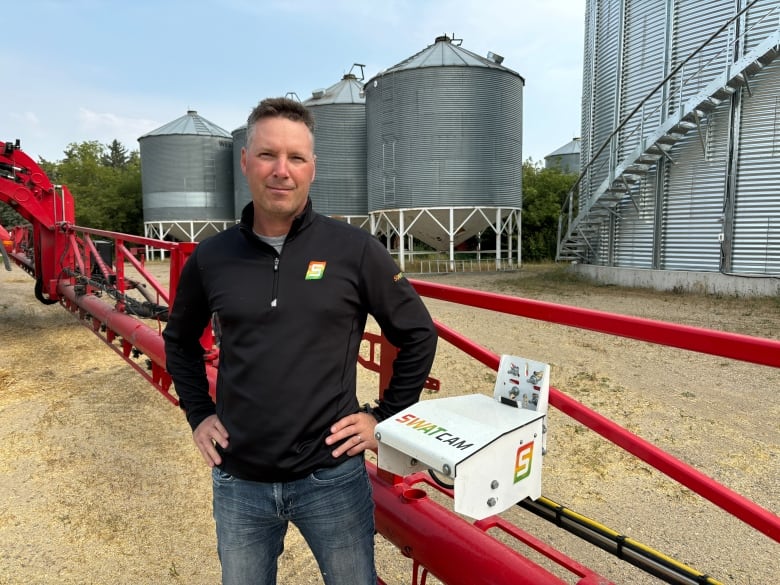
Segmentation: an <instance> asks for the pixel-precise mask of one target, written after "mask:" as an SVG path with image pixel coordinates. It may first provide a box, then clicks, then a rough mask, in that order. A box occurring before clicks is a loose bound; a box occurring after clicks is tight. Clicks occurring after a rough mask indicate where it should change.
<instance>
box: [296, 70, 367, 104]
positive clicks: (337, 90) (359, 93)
mask: <svg viewBox="0 0 780 585" xmlns="http://www.w3.org/2000/svg"><path fill="white" fill-rule="evenodd" d="M303 103H304V105H306V106H321V105H325V104H364V103H366V96H365V94H364V93H363V85H362V84H361V83H360V82H359V81H358V79H357V77H355V75H353V74H352V73H347V74H346V75H345V76H344V77H342V78H341V81H339V82H338V83H335V84H333V85H331V86H330V87H329V88H328V89H325V90H315V91H314V92H312V97H310V98H309V99H307V100H306V101H305V102H303Z"/></svg>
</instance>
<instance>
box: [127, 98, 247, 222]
mask: <svg viewBox="0 0 780 585" xmlns="http://www.w3.org/2000/svg"><path fill="white" fill-rule="evenodd" d="M138 142H139V144H140V155H141V182H142V189H143V208H144V222H145V223H150V222H193V221H194V222H211V221H225V220H232V218H233V166H232V158H231V155H232V152H233V138H232V136H231V135H230V134H229V133H228V132H227V131H225V130H223V129H222V128H220V127H219V126H217V125H216V124H213V123H211V122H209V121H208V120H206V119H205V118H203V117H201V116H199V115H198V113H197V112H196V111H194V110H190V111H188V112H187V114H186V115H185V116H182V117H181V118H178V119H176V120H174V121H172V122H169V123H168V124H166V125H164V126H162V127H160V128H158V129H157V130H153V131H151V132H149V133H148V134H145V135H143V136H141V137H140V138H139V139H138Z"/></svg>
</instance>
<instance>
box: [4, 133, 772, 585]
mask: <svg viewBox="0 0 780 585" xmlns="http://www.w3.org/2000/svg"><path fill="white" fill-rule="evenodd" d="M0 201H2V202H5V203H8V204H10V205H12V206H13V207H14V208H15V209H16V210H17V211H19V213H20V214H21V215H22V216H23V217H24V218H25V219H27V220H28V221H29V222H30V223H31V224H32V227H31V228H30V229H27V228H24V227H17V228H14V229H13V230H12V232H11V233H10V234H7V233H2V234H1V235H2V238H3V239H4V240H5V239H6V236H7V235H10V238H11V241H12V243H11V245H10V246H9V245H7V244H4V245H6V247H8V248H10V251H9V254H8V255H9V257H10V258H11V259H12V260H13V261H14V262H15V263H16V264H18V265H19V266H20V267H22V268H23V269H24V270H26V271H27V272H28V273H30V274H31V275H32V276H33V277H34V278H35V280H36V295H37V296H38V297H39V299H40V300H42V301H44V302H59V303H60V304H62V306H63V307H65V308H66V309H67V310H68V311H69V312H71V313H72V314H73V315H74V316H75V317H76V318H77V319H78V320H79V321H80V322H81V323H82V324H84V325H85V326H87V327H88V328H89V329H90V330H91V331H93V333H95V334H96V335H97V336H98V337H99V338H100V339H101V340H102V341H104V342H105V343H106V344H107V345H108V346H109V347H111V348H112V349H113V350H114V351H116V352H117V353H118V354H119V355H120V356H121V357H122V358H123V359H125V360H126V361H127V362H128V363H129V364H130V365H131V366H132V367H133V368H134V369H135V370H136V371H137V372H139V373H140V374H141V375H142V376H144V378H146V379H147V380H148V381H149V382H150V383H151V384H152V385H153V386H154V387H155V388H156V389H157V390H158V391H159V392H160V393H161V394H163V396H165V398H166V399H167V400H169V401H170V402H172V403H174V404H176V403H177V399H176V397H175V395H174V394H173V393H172V392H171V379H170V376H169V375H168V373H167V372H166V370H165V354H164V347H163V341H162V337H161V331H162V322H161V321H152V322H151V323H152V326H150V325H148V324H147V323H146V322H144V321H142V320H140V319H138V318H136V317H134V316H132V315H129V314H127V313H126V312H125V311H124V308H125V306H124V305H125V300H126V297H125V295H127V294H129V293H130V292H131V290H132V288H133V287H132V286H131V285H130V283H129V280H128V279H127V278H126V273H125V269H126V264H125V263H128V264H130V266H132V267H133V268H134V269H135V270H136V272H138V274H139V275H140V276H141V278H142V279H144V280H145V283H146V284H147V285H148V287H149V289H151V290H152V291H154V295H155V298H157V299H158V300H159V301H160V304H161V305H168V306H170V304H171V303H173V302H174V293H175V290H176V285H177V283H178V277H179V273H180V271H181V268H182V266H183V264H184V262H185V260H186V258H187V257H188V256H189V254H190V253H191V252H192V250H193V249H194V246H195V244H189V243H175V242H164V241H159V240H150V239H148V238H142V237H139V236H132V235H128V234H117V233H113V232H107V231H103V230H95V229H90V228H84V227H79V226H76V225H74V213H73V200H72V197H71V196H70V193H69V192H68V190H67V189H66V188H65V187H59V188H58V187H55V186H54V185H52V184H51V183H50V182H49V180H48V178H46V176H45V174H44V173H43V171H42V170H41V169H40V168H39V167H38V165H36V164H35V163H34V162H33V161H32V160H31V159H29V157H27V156H26V155H25V154H24V153H23V152H21V151H20V150H19V149H18V148H14V147H10V148H7V147H6V144H4V143H2V142H0ZM4 231H5V230H4ZM95 237H99V238H102V239H110V240H112V241H113V242H114V250H115V256H114V262H113V265H108V264H107V263H106V262H104V261H102V260H101V258H100V254H98V253H97V249H96V246H95V243H94V238H95ZM132 245H134V246H137V247H147V246H149V247H153V248H156V249H163V250H166V251H167V253H168V254H169V255H170V265H169V270H170V273H169V282H170V289H169V291H170V292H167V291H166V290H165V288H164V287H163V286H162V285H161V284H160V283H159V282H157V281H156V280H155V279H154V278H153V277H152V275H151V274H150V273H149V271H147V270H146V267H145V265H144V260H143V256H142V255H139V254H137V249H136V248H134V247H133V246H132ZM93 259H94V260H93ZM93 261H94V263H96V264H97V269H98V270H99V272H100V273H101V274H102V276H103V277H104V278H105V279H107V280H111V282H112V283H113V284H112V286H113V287H114V288H113V289H112V292H113V293H116V294H115V295H114V298H113V302H109V301H107V299H106V298H105V296H101V290H100V289H99V288H98V287H97V286H96V285H95V284H94V282H93V281H91V280H90V279H89V278H88V276H89V275H90V274H91V273H92V269H93V266H92V264H93ZM413 284H414V286H415V287H416V289H417V290H418V292H419V293H420V294H421V295H422V296H424V297H429V298H435V299H440V300H445V301H449V302H453V303H456V304H461V305H466V306H472V307H479V308H483V309H488V310H492V311H498V312H501V313H505V314H508V315H515V316H519V317H526V318H532V319H539V320H543V321H548V322H551V323H557V324H560V325H566V326H571V327H579V328H584V329H589V330H592V331H598V332H601V333H604V334H608V335H618V336H623V337H630V338H633V339H638V340H642V341H646V342H652V343H658V344H663V345H669V346H672V347H677V348H681V349H686V350H691V351H698V352H702V353H708V354H712V355H718V356H722V357H726V358H730V359H735V360H742V361H747V362H752V363H757V364H763V365H766V366H770V367H780V342H779V341H776V340H770V339H762V338H754V337H749V336H745V335H738V334H734V333H724V332H720V331H711V330H707V329H701V328H695V327H687V326H683V325H677V324H673V323H666V322H660V321H652V320H648V319H639V318H635V317H627V316H621V315H616V314H611V313H604V312H599V311H592V310H588V309H579V308H575V307H568V306H564V305H557V304H553V303H545V302H541V301H532V300H528V299H518V298H516V297H510V296H506V295H498V294H492V293H484V292H479V291H473V290H467V289H461V288H457V287H451V286H446V285H438V284H433V283H430V282H424V281H418V280H414V281H413ZM123 299H125V300H123ZM437 328H438V331H439V336H440V337H441V339H443V340H445V341H447V342H449V343H451V344H452V345H454V346H455V347H457V348H458V349H460V350H461V351H463V352H464V353H465V354H466V355H468V356H470V357H471V358H473V359H476V360H478V361H479V362H481V363H483V364H484V365H486V366H488V367H490V368H493V369H497V367H498V362H499V356H498V355H497V354H495V353H493V352H490V351H488V350H487V349H485V348H483V347H481V346H479V345H478V344H476V343H475V342H473V341H471V340H469V339H467V338H465V337H464V336H462V335H461V334H459V333H458V332H456V331H453V330H452V329H450V328H448V327H446V326H445V325H443V324H441V323H437ZM365 340H366V342H367V343H368V357H361V358H360V360H359V361H360V364H361V365H362V366H363V367H366V368H368V369H370V370H372V371H375V372H377V373H378V378H379V392H380V393H381V391H382V389H383V388H385V387H386V386H387V384H388V382H389V379H390V375H391V372H392V361H393V359H394V358H395V355H396V350H395V348H394V347H392V345H390V344H389V343H388V342H387V340H386V339H385V338H384V337H383V336H381V335H374V334H366V336H365ZM201 342H202V344H203V346H204V348H205V349H206V350H207V354H206V369H207V374H208V376H209V383H210V387H211V392H212V397H213V396H214V395H215V391H216V368H217V363H218V356H219V352H218V350H217V349H216V348H215V347H214V340H213V337H212V335H211V331H210V330H209V331H207V332H205V333H204V337H203V338H202V340H201ZM426 387H427V388H429V389H432V390H438V387H439V386H438V381H437V380H435V379H432V378H431V379H429V380H428V382H427V383H426ZM550 404H551V405H552V406H553V407H556V408H558V409H560V410H561V411H562V412H564V413H566V414H567V415H569V416H570V417H572V418H574V419H575V420H577V421H578V422H580V423H582V424H583V425H585V426H586V427H588V428H590V429H592V430H594V431H596V432H597V433H599V434H600V435H602V436H603V437H604V438H606V439H607V440H609V441H611V442H613V443H615V444H616V445H618V446H620V447H622V448H623V449H625V450H626V451H628V452H629V453H632V454H633V455H635V456H637V457H639V458H640V459H642V460H643V461H645V462H646V463H648V464H649V465H652V466H653V467H654V468H656V469H658V470H659V471H662V472H663V473H665V474H666V475H668V476H669V477H671V478H672V479H674V480H676V481H678V482H679V483H681V484H682V485H685V486H686V487H688V488H690V489H691V490H693V491H695V492H696V493H698V494H700V495H701V496H702V497H704V498H706V499H708V500H709V501H711V502H713V503H715V504H716V505H718V506H720V507H721V508H722V509H724V510H725V511H726V512H728V513H730V514H732V515H734V516H735V517H737V518H739V519H741V520H742V521H744V522H745V523H747V524H748V525H750V526H752V527H753V528H755V529H756V530H757V531H759V532H761V533H763V534H765V535H767V536H769V537H770V538H772V539H773V540H775V541H777V542H780V518H779V517H778V516H777V515H775V514H773V513H772V512H770V511H768V510H766V509H764V508H761V507H760V506H758V505H757V504H755V503H754V502H752V501H750V500H748V499H746V498H744V497H743V496H741V495H740V494H737V493H735V492H733V491H731V490H729V489H728V488H726V487H725V486H722V485H721V484H719V483H717V482H716V481H715V480H713V479H711V478H709V477H707V476H705V475H704V474H702V473H700V472H699V471H697V470H695V469H693V468H692V467H690V466H688V465H686V464H684V463H682V462H681V461H679V460H677V459H675V458H674V457H672V456H671V455H669V454H668V453H666V452H664V451H663V450H661V449H659V448H657V447H655V446H654V445H652V444H650V443H648V442H647V441H644V440H643V439H641V438H640V437H637V436H636V435H634V434H632V433H630V432H629V431H627V430H626V429H624V428H622V427H620V426H619V425H617V424H616V423H614V422H613V421H610V420H609V419H607V418H605V417H603V416H601V415H599V414H598V413H596V412H594V411H592V410H590V409H588V408H587V407H585V406H584V405H582V404H580V403H579V402H577V401H575V400H573V399H571V398H570V397H568V396H567V395H566V394H564V393H563V392H561V391H559V390H558V389H555V388H551V389H550ZM369 471H370V476H371V481H372V484H373V487H374V494H375V499H376V520H377V528H378V530H379V532H380V533H381V534H382V535H383V536H384V537H385V538H387V539H388V540H389V541H391V542H393V543H394V544H395V545H396V546H397V547H398V548H399V549H400V550H401V552H402V553H403V554H405V555H407V556H409V557H410V558H412V559H413V561H414V569H413V570H414V583H415V584H416V583H417V582H418V581H417V580H418V576H419V577H420V578H421V579H422V582H424V580H425V577H426V576H427V574H428V573H430V574H433V575H435V576H436V577H437V578H439V579H440V580H441V581H442V582H444V583H448V584H450V585H455V584H461V583H462V584H464V585H465V584H468V585H480V584H486V585H487V584H499V583H501V584H504V583H513V584H521V585H522V584H524V583H529V584H530V583H534V584H549V585H557V584H559V583H563V582H564V581H562V580H561V579H560V578H558V577H556V576H555V575H553V574H552V573H550V572H549V571H547V570H546V569H544V568H542V567H541V566H538V565H537V564H535V563H533V562H532V561H530V560H529V559H528V558H526V557H524V556H523V555H522V554H520V553H519V552H517V551H516V550H515V549H514V548H510V547H509V546H507V545H504V544H502V543H501V542H499V541H498V540H497V539H496V538H494V537H493V536H492V535H491V534H489V533H488V531H489V530H499V531H501V532H502V533H504V534H506V535H510V536H512V537H514V538H515V539H516V540H517V541H518V542H519V543H522V544H524V545H526V546H529V547H531V548H533V549H534V550H536V551H537V552H539V553H541V554H542V555H544V556H546V557H547V558H549V559H550V560H552V561H553V562H555V563H556V564H558V565H559V566H561V567H562V568H563V569H565V570H566V571H568V572H570V573H572V574H573V575H576V576H577V577H578V579H579V580H578V581H577V583H578V584H579V585H593V584H601V585H603V584H606V583H607V581H606V580H605V579H604V578H603V577H600V576H599V575H597V574H596V573H594V572H593V571H590V570H589V569H587V568H586V567H583V566H582V565H580V564H579V563H577V562H576V561H574V560H572V559H570V558H568V557H567V556H565V555H563V554H562V553H560V552H559V551H556V550H555V549H553V548H552V547H550V546H548V545H546V544H545V543H543V542H540V541H538V540H537V539H535V538H534V537H533V536H531V535H529V534H527V533H525V532H524V531H522V530H520V528H519V527H517V526H514V525H512V524H509V523H507V522H506V521H505V520H503V519H502V518H500V517H491V518H488V519H485V520H483V521H480V522H476V523H473V524H471V523H469V522H467V521H465V520H464V519H463V518H461V517H460V516H458V515H456V514H455V513H454V512H452V511H451V510H450V509H448V508H446V507H444V506H441V505H439V504H438V503H436V502H435V501H434V500H433V499H431V498H429V497H428V492H426V490H425V489H423V488H421V487H418V486H420V485H421V484H424V485H423V487H424V488H429V489H430V488H432V489H437V490H439V491H440V492H441V493H443V494H446V495H451V493H450V492H449V491H448V490H446V489H442V488H440V487H439V486H437V485H435V484H433V483H431V482H430V481H429V480H428V479H427V476H425V475H422V474H415V475H412V476H409V477H406V478H401V477H397V476H393V475H392V474H389V473H387V472H383V471H382V470H379V469H376V467H375V466H373V465H369ZM380 582H381V580H380Z"/></svg>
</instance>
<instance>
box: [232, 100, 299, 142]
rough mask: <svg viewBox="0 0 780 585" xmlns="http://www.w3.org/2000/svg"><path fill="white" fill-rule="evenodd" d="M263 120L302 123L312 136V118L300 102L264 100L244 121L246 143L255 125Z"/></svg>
mask: <svg viewBox="0 0 780 585" xmlns="http://www.w3.org/2000/svg"><path fill="white" fill-rule="evenodd" d="M264 118H287V119H288V120H292V121H293V122H303V123H304V124H306V127H307V128H308V129H309V130H310V131H311V132H312V134H314V116H312V115H311V112H310V111H309V110H308V109H307V108H306V106H304V105H303V104H302V103H301V102H298V101H295V100H293V99H290V98H286V97H276V98H266V99H264V100H263V101H261V102H260V103H259V104H257V105H256V106H255V107H254V109H253V110H252V112H251V113H250V114H249V117H248V118H247V120H246V128H247V130H246V143H247V144H249V142H250V139H251V138H252V134H253V133H254V130H255V124H256V123H257V122H259V121H260V120H262V119H264Z"/></svg>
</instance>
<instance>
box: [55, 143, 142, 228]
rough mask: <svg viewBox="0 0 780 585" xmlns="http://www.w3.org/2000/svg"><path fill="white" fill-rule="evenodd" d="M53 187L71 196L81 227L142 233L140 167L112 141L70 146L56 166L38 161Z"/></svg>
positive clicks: (134, 154) (134, 157)
mask: <svg viewBox="0 0 780 585" xmlns="http://www.w3.org/2000/svg"><path fill="white" fill-rule="evenodd" d="M41 167H42V168H43V169H44V170H45V171H46V172H47V174H48V175H49V178H50V179H51V180H52V181H53V182H56V183H61V184H64V185H67V187H68V189H69V190H70V192H71V193H72V194H73V199H74V204H75V208H76V223H77V224H78V225H82V226H85V227H91V228H98V229H104V230H110V231H116V232H122V233H130V234H137V235H140V234H142V233H143V201H142V190H141V164H140V157H139V156H138V153H137V151H133V152H131V153H130V154H128V153H127V149H126V148H125V147H124V146H122V144H120V143H119V141H117V140H114V141H113V142H112V143H111V144H108V145H102V144H100V143H99V142H97V141H94V140H93V141H85V142H81V143H79V144H76V143H71V144H69V145H68V147H67V148H66V149H65V158H64V159H63V160H61V161H59V162H58V163H51V162H49V161H41Z"/></svg>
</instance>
